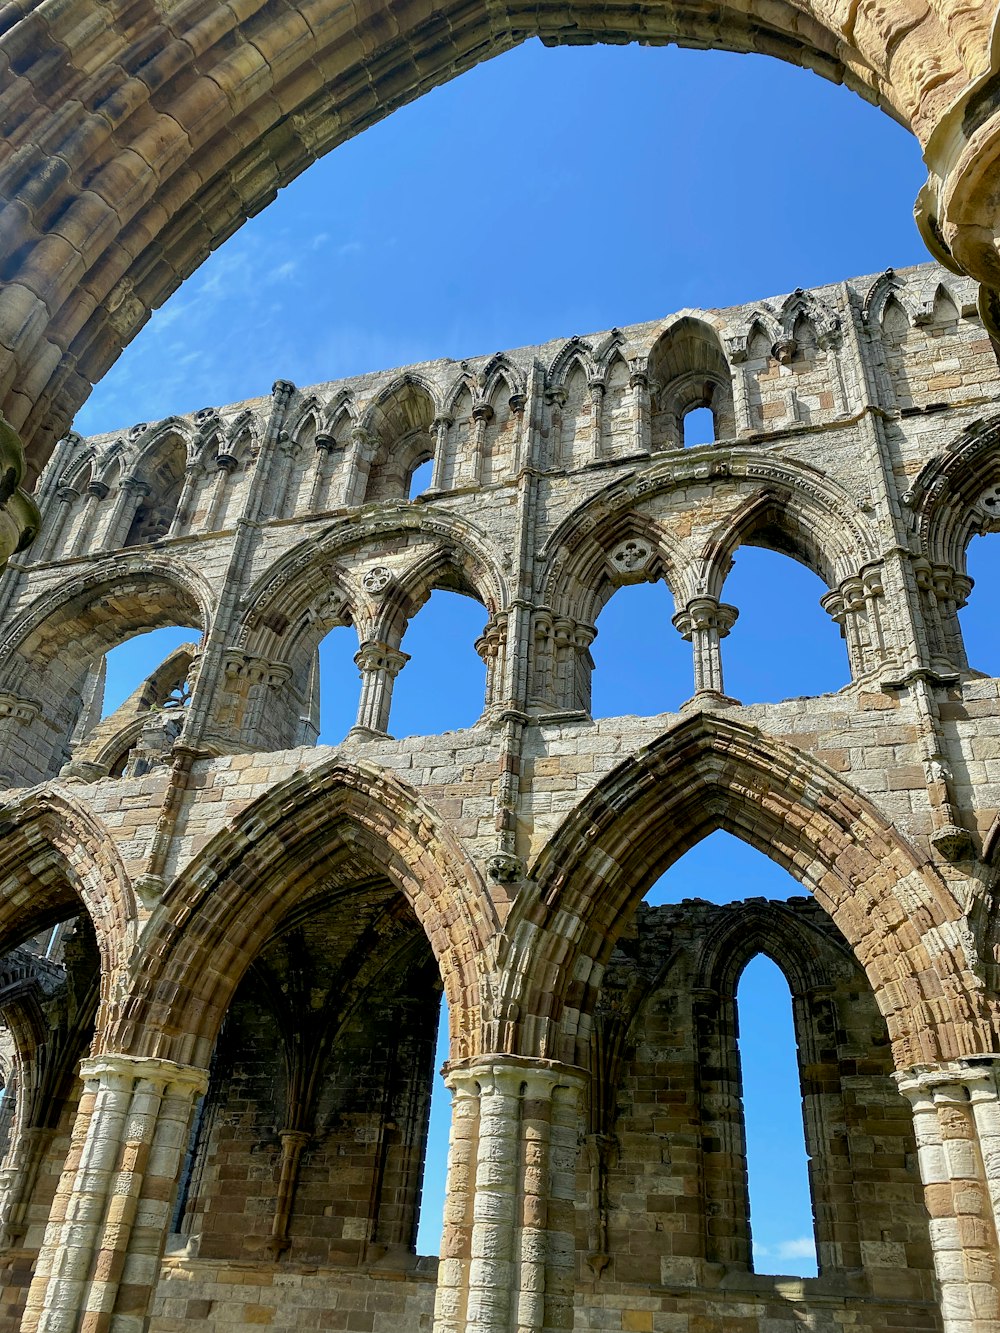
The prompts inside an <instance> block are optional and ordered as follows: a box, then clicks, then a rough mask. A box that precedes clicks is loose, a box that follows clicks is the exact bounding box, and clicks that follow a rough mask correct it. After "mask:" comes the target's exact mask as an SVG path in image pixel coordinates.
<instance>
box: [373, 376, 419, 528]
mask: <svg viewBox="0 0 1000 1333" xmlns="http://www.w3.org/2000/svg"><path fill="white" fill-rule="evenodd" d="M434 417H435V411H434V403H433V402H432V400H431V397H430V395H429V394H428V392H427V391H426V389H424V388H423V386H422V385H421V384H420V383H418V382H416V381H411V380H410V379H406V380H402V381H401V382H400V383H398V384H397V385H395V386H394V387H393V389H392V390H391V391H390V392H389V393H387V394H386V395H385V396H384V397H383V398H382V399H381V400H380V401H379V402H378V404H377V405H376V406H375V408H374V409H373V411H372V413H371V423H370V430H371V431H372V433H373V436H374V441H373V445H372V446H371V447H372V448H373V453H371V454H370V455H369V457H368V459H367V462H366V463H365V464H364V467H367V477H364V476H360V477H359V478H358V482H359V485H360V483H362V482H363V484H364V490H363V503H365V504H373V503H375V502H377V501H386V500H405V499H406V498H407V497H408V496H409V495H410V489H409V486H410V480H411V475H412V473H413V470H414V468H415V467H417V466H419V465H420V464H421V463H423V462H424V461H425V460H426V459H428V458H431V457H433V454H434V436H433V429H432V427H433V423H434ZM362 470H363V469H362Z"/></svg>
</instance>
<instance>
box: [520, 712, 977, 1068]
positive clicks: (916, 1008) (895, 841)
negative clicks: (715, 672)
mask: <svg viewBox="0 0 1000 1333" xmlns="http://www.w3.org/2000/svg"><path fill="white" fill-rule="evenodd" d="M717 828H722V829H725V830H726V831H728V832H730V833H733V834H735V835H736V836H737V837H740V838H742V839H743V840H744V841H746V842H748V843H750V845H751V846H754V847H756V848H757V849H758V850H759V851H762V852H764V853H765V854H766V855H768V856H770V857H771V858H772V859H773V860H774V861H776V862H777V863H778V864H779V865H781V866H782V867H783V868H784V869H786V870H789V871H790V872H791V873H792V874H793V875H794V876H795V877H796V878H797V879H798V880H799V881H800V882H801V883H802V884H803V885H804V886H805V887H806V888H808V889H810V890H811V891H812V892H813V894H814V895H815V896H816V898H817V900H818V901H819V902H820V904H821V905H822V906H823V907H825V908H826V910H827V911H828V912H829V913H830V915H831V916H832V917H833V919H834V921H835V922H836V923H837V925H838V926H839V928H840V930H841V933H842V934H843V935H844V937H845V938H846V940H847V941H848V943H849V945H850V946H851V948H852V950H853V952H854V954H855V956H856V957H857V959H858V961H859V963H860V964H861V966H862V967H863V968H864V970H865V971H866V973H867V974H868V977H869V980H870V981H871V984H872V987H873V990H874V992H875V995H876V999H877V1001H878V1004H879V1007H880V1009H881V1011H882V1013H883V1016H884V1017H885V1019H886V1023H887V1025H888V1028H889V1034H890V1037H891V1039H892V1042H893V1049H894V1055H895V1058H896V1062H897V1066H898V1067H900V1068H905V1067H908V1066H911V1065H913V1064H917V1063H921V1062H928V1063H932V1062H934V1061H936V1060H941V1059H949V1058H952V1057H953V1056H956V1055H960V1054H964V1053H969V1052H976V1051H980V1050H993V1049H996V1048H997V1046H998V1034H997V1016H996V1014H995V1013H994V1012H993V1011H992V1009H991V1005H990V1003H989V1001H988V1000H987V999H986V998H985V997H984V995H983V993H982V990H981V988H980V987H981V983H980V980H979V978H978V977H977V975H976V974H975V972H974V967H975V966H976V964H975V961H974V960H971V959H970V958H969V957H967V956H966V955H965V952H964V949H963V946H962V945H961V944H959V943H958V937H957V935H956V933H955V931H956V927H957V924H958V923H959V922H960V920H961V915H962V910H961V906H960V904H959V903H958V902H957V900H956V899H955V897H954V896H953V895H952V893H951V891H950V889H949V888H948V886H947V885H946V883H945V882H944V881H943V880H942V879H941V877H940V876H939V875H938V874H937V872H936V871H935V870H934V869H933V868H932V867H931V865H930V864H929V863H928V862H927V861H926V859H925V858H923V857H921V856H920V855H919V854H918V853H917V852H916V851H915V850H914V849H913V848H912V847H911V846H910V845H909V844H908V843H907V842H906V841H905V840H904V839H903V838H902V837H901V836H900V835H899V834H898V833H897V832H895V831H894V830H893V829H892V828H891V827H890V826H889V825H888V824H887V823H886V822H885V820H884V819H883V817H882V816H881V815H879V814H878V813H877V811H876V810H875V809H874V807H872V806H871V805H870V804H869V803H868V802H867V801H866V800H865V798H864V797H863V796H861V795H860V794H858V793H857V792H855V791H854V790H852V789H851V787H849V786H848V784H847V783H845V782H844V781H843V779H842V778H840V777H839V776H837V775H836V774H835V773H833V772H832V771H831V770H829V769H827V768H826V767H825V765H823V764H822V763H821V762H820V761H819V760H817V759H815V758H813V757H811V756H809V755H807V754H805V753H803V752H801V751H798V750H795V749H792V748H791V747H790V746H788V745H786V744H784V743H783V742H779V741H777V740H774V739H772V738H770V737H766V736H764V735H762V734H761V733H760V732H759V731H757V730H756V728H752V727H749V726H746V725H743V724H740V723H736V722H734V721H730V720H727V719H725V718H723V717H720V716H718V715H714V714H711V713H699V714H696V715H694V716H692V717H690V718H688V719H686V720H685V721H682V722H680V723H679V724H678V725H677V726H676V727H673V728H671V730H670V731H668V732H667V733H665V734H664V735H663V736H662V737H661V739H660V740H659V741H657V742H656V743H655V744H653V745H651V746H649V747H647V748H646V749H645V750H643V751H640V752H639V753H637V754H636V755H635V756H633V757H632V758H630V759H628V760H627V761H626V762H624V763H623V764H621V765H619V767H618V768H617V769H615V770H614V771H613V772H612V773H610V774H609V775H608V776H607V777H606V778H605V779H604V780H603V781H602V782H601V783H599V784H598V785H597V786H596V787H595V788H594V790H593V791H592V792H591V793H590V794H589V795H588V796H587V797H586V798H585V799H584V800H583V801H582V802H581V803H580V804H579V805H578V806H577V808H576V809H575V810H574V811H573V812H572V813H571V814H570V815H569V816H568V817H567V819H566V820H565V821H564V822H563V824H562V826H561V827H560V829H559V830H558V831H557V833H556V834H555V836H554V837H553V838H552V839H551V840H550V841H549V843H548V844H547V845H546V846H545V847H544V848H543V849H542V851H541V852H540V853H539V855H538V857H537V858H536V860H535V863H534V865H533V866H532V867H531V870H530V879H529V881H528V884H527V886H526V888H525V891H524V893H523V896H522V898H521V899H520V901H519V902H518V903H517V904H515V907H514V911H513V912H512V914H511V918H510V921H509V922H508V926H507V932H506V935H507V941H508V949H509V954H510V957H511V958H512V959H513V958H521V959H523V958H525V957H527V956H529V955H530V956H531V960H532V961H531V966H530V968H529V969H528V970H527V971H525V970H523V969H518V968H514V967H510V966H509V965H508V971H507V972H506V974H505V987H506V991H505V1001H506V1004H507V1012H508V1013H510V1014H511V1015H512V1018H511V1020H510V1031H509V1032H508V1033H507V1035H506V1037H505V1039H506V1040H508V1041H512V1042H515V1043H516V1045H517V1048H518V1049H520V1050H523V1051H525V1052H527V1051H531V1052H532V1053H533V1054H539V1053H542V1054H545V1055H548V1056H550V1057H554V1058H558V1059H564V1060H567V1061H569V1062H571V1063H582V1062H583V1061H584V1059H585V1048H586V1044H587V1042H588V1041H589V1029H590V1014H591V1013H592V1011H593V1005H594V1001H595V997H596V993H597V990H598V988H599V986H600V979H601V975H602V971H603V967H604V964H605V962H606V960H607V958H608V956H609V954H610V950H611V948H612V947H613V945H614V943H615V941H616V939H617V938H618V935H619V933H620V931H621V929H622V926H623V924H624V923H625V922H626V921H627V920H628V919H629V917H630V915H631V912H632V910H634V906H635V904H636V903H637V902H638V901H639V899H640V898H641V897H642V894H643V893H644V892H645V889H646V887H647V886H648V884H650V883H652V882H653V880H655V879H656V878H657V877H658V876H659V875H660V874H662V873H663V871H664V870H666V869H667V868H668V867H669V866H670V865H671V864H672V862H673V861H675V860H676V859H677V858H678V857H679V856H681V855H682V854H683V853H684V852H685V851H686V850H687V849H688V848H689V847H691V846H693V845H694V843H696V842H698V841H700V839H701V838H703V837H704V836H705V835H706V834H708V833H710V832H712V831H713V830H714V829H717ZM581 1043H582V1045H581Z"/></svg>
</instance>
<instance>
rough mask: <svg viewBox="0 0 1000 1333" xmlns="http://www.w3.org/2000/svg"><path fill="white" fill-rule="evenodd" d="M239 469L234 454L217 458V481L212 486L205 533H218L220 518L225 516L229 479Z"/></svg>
mask: <svg viewBox="0 0 1000 1333" xmlns="http://www.w3.org/2000/svg"><path fill="white" fill-rule="evenodd" d="M237 467H239V459H238V458H236V456H235V455H234V454H227V453H218V454H216V456H215V481H214V484H213V486H212V495H211V499H210V500H209V502H208V513H207V514H206V515H205V524H204V530H205V532H217V531H218V530H219V529H218V523H219V519H220V517H221V516H222V515H223V510H224V505H225V499H226V491H227V490H228V487H229V478H230V477H231V476H232V475H233V473H234V472H235V471H236V469H237Z"/></svg>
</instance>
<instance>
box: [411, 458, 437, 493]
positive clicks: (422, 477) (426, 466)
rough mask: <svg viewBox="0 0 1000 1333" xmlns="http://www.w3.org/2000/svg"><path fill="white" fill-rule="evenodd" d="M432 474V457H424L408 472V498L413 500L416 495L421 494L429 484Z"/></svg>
mask: <svg viewBox="0 0 1000 1333" xmlns="http://www.w3.org/2000/svg"><path fill="white" fill-rule="evenodd" d="M433 475H434V459H433V458H425V459H424V461H423V462H422V463H418V464H417V466H416V467H415V468H414V469H413V471H412V472H411V473H410V485H409V493H408V498H409V499H410V500H415V499H416V497H417V496H418V495H423V493H424V491H426V490H428V489H429V487H430V484H431V477H432V476H433Z"/></svg>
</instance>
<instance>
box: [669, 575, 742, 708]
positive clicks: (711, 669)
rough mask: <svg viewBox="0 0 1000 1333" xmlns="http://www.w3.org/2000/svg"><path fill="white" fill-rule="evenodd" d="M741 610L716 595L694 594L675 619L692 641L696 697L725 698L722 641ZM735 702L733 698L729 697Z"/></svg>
mask: <svg viewBox="0 0 1000 1333" xmlns="http://www.w3.org/2000/svg"><path fill="white" fill-rule="evenodd" d="M738 615H739V611H738V610H737V609H736V607H735V606H729V605H728V604H727V603H725V602H720V601H719V599H718V598H717V597H695V598H693V599H692V600H691V601H690V602H688V604H687V606H686V607H685V608H684V610H683V611H679V612H678V613H677V615H675V616H674V618H673V623H674V626H675V628H676V629H677V631H678V632H679V634H680V636H681V638H682V639H686V640H687V641H688V642H689V643H690V644H691V648H692V651H693V655H694V692H695V697H696V698H697V697H698V696H702V697H704V696H706V695H708V696H712V697H714V698H716V699H719V700H725V699H726V695H725V692H724V690H723V684H722V650H721V648H720V644H721V642H722V640H723V639H724V638H725V637H726V635H727V634H728V633H729V631H730V630H731V629H732V627H733V626H734V625H735V624H736V617H737V616H738ZM726 702H729V703H732V702H733V700H726Z"/></svg>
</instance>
